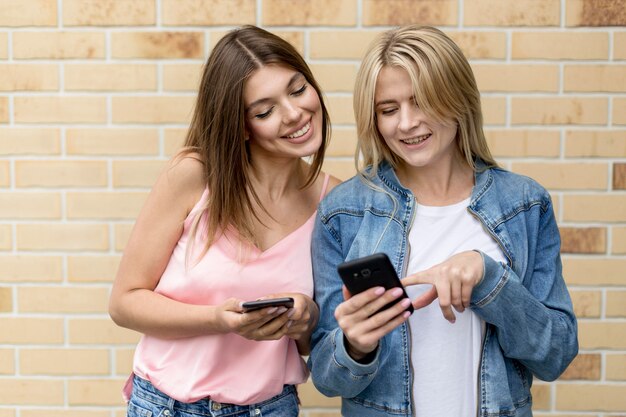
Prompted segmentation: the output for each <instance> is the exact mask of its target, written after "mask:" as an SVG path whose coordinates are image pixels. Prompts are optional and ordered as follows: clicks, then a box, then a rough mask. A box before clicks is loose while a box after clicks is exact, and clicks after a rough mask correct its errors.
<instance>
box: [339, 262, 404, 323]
mask: <svg viewBox="0 0 626 417" xmlns="http://www.w3.org/2000/svg"><path fill="white" fill-rule="evenodd" d="M337 271H338V272H339V276H340V277H341V280H342V281H343V283H344V284H345V285H346V288H348V291H350V293H351V294H358V293H360V292H363V291H365V290H367V289H368V288H372V287H377V286H380V287H383V288H385V290H389V289H391V288H395V287H400V288H402V291H403V292H404V297H405V298H409V296H408V295H407V293H406V291H405V290H404V286H403V285H402V283H401V282H400V278H398V274H396V270H395V269H394V268H393V265H392V264H391V261H390V260H389V258H388V257H387V255H386V254H384V253H375V254H373V255H369V256H365V257H363V258H358V259H353V260H352V261H348V262H344V263H342V264H339V266H337ZM397 302H398V300H394V301H393V302H391V303H389V304H387V305H385V306H384V307H383V308H381V310H384V309H387V308H389V307H391V306H392V305H394V304H396V303H397ZM407 310H408V311H410V312H411V313H413V305H409V307H407Z"/></svg>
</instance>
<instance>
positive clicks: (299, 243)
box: [124, 175, 329, 405]
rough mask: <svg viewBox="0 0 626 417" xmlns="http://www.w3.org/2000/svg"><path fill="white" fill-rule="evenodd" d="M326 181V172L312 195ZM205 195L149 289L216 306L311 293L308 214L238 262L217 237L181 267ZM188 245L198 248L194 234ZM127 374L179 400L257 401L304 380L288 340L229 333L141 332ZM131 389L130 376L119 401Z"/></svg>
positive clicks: (230, 246) (236, 253)
mask: <svg viewBox="0 0 626 417" xmlns="http://www.w3.org/2000/svg"><path fill="white" fill-rule="evenodd" d="M328 180H329V177H328V175H326V177H325V179H324V185H323V187H322V193H321V196H320V199H321V198H322V197H323V196H324V194H325V193H326V188H327V185H328ZM207 197H208V190H205V192H204V193H203V195H202V197H201V199H200V201H199V202H198V203H197V204H196V206H195V207H194V208H193V210H192V211H191V213H189V216H187V219H186V220H185V223H184V229H183V234H182V236H181V238H180V240H179V241H178V243H177V245H176V247H175V248H174V251H173V253H172V257H171V259H170V262H169V264H168V265H167V267H166V269H165V271H164V272H163V276H162V277H161V280H160V281H159V284H158V285H157V287H156V289H155V292H157V293H160V294H163V295H165V296H167V297H169V298H172V299H175V300H179V301H182V302H185V303H190V304H219V303H221V302H222V301H224V300H225V299H227V298H230V297H236V298H240V299H242V300H255V299H257V298H259V297H262V296H265V295H267V294H271V293H277V292H300V293H303V294H306V295H308V296H310V297H313V273H312V270H311V250H310V248H311V233H312V231H313V223H314V219H315V213H314V214H313V215H312V216H311V217H310V218H309V219H308V220H307V221H306V222H305V223H304V224H303V225H302V226H300V227H299V228H298V229H296V230H294V231H293V232H292V233H290V234H289V235H287V236H285V237H284V238H283V239H282V240H280V241H279V242H277V243H276V244H274V245H273V246H272V247H270V248H268V249H266V250H265V251H260V250H258V249H256V248H252V249H250V250H251V252H249V253H248V256H247V258H246V260H245V261H243V262H242V257H241V249H240V247H241V245H240V244H239V243H238V242H237V241H236V239H233V238H232V236H230V237H231V238H230V239H229V238H228V237H229V236H228V235H225V236H222V237H220V238H219V239H218V240H217V241H216V242H215V243H214V244H213V245H212V246H211V247H210V248H209V250H208V252H207V253H206V254H205V255H204V256H203V257H202V259H201V260H200V261H199V262H195V263H194V262H193V261H192V262H189V263H188V266H187V268H185V257H186V249H187V242H188V239H189V237H190V236H189V235H190V229H191V224H192V221H193V218H194V215H195V214H196V213H197V212H198V211H199V210H200V207H202V204H203V203H204V202H205V201H206V198H207ZM199 234H200V232H199V233H198V235H199ZM196 247H197V248H198V250H200V249H201V248H202V242H201V241H200V240H199V239H197V241H196V243H194V249H195V248H196ZM192 259H193V258H192ZM133 372H134V374H135V375H137V376H139V377H140V378H143V379H146V380H148V381H150V382H151V383H152V385H154V386H155V387H156V388H157V389H159V390H160V391H162V392H164V393H165V394H167V395H169V396H170V397H172V398H174V399H176V400H179V401H182V402H187V403H189V402H195V401H198V400H200V399H203V398H206V397H210V398H211V399H212V400H214V401H217V402H223V403H231V404H241V405H246V404H253V403H257V402H260V401H264V400H266V399H268V398H271V397H273V396H275V395H277V394H279V393H280V392H281V391H282V389H283V385H285V384H300V383H303V382H305V381H306V379H307V377H308V370H307V368H306V364H305V363H304V361H303V359H302V357H301V356H300V355H299V353H298V349H297V347H296V344H295V341H294V340H293V339H289V338H288V337H283V338H281V339H280V340H273V341H261V342H258V341H252V340H248V339H245V338H243V337H241V336H239V335H236V334H234V333H229V334H216V335H207V336H197V337H190V338H185V339H175V340H169V339H168V340H165V339H159V338H157V337H154V336H149V335H144V336H142V338H141V340H140V341H139V344H138V345H137V349H136V350H135V358H134V365H133ZM131 377H132V375H131ZM131 390H132V378H131V379H130V380H129V383H127V385H126V387H125V388H124V394H125V395H124V396H125V397H126V398H130V393H131Z"/></svg>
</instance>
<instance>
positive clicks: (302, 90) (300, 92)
mask: <svg viewBox="0 0 626 417" xmlns="http://www.w3.org/2000/svg"><path fill="white" fill-rule="evenodd" d="M306 88H307V84H306V83H304V84H303V85H302V87H300V88H299V89H297V90H296V91H294V92H293V93H291V95H292V96H299V95H300V94H302V93H304V90H306Z"/></svg>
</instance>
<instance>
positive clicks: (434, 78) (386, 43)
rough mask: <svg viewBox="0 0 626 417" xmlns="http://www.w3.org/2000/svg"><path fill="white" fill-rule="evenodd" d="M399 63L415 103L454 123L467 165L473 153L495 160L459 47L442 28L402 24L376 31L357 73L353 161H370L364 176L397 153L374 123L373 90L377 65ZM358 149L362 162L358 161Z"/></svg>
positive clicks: (394, 159) (477, 96)
mask: <svg viewBox="0 0 626 417" xmlns="http://www.w3.org/2000/svg"><path fill="white" fill-rule="evenodd" d="M385 66H395V67H400V68H402V69H404V70H406V72H407V73H408V74H409V76H410V77H411V82H412V84H413V93H414V95H415V98H416V100H417V102H418V103H419V106H420V108H421V109H422V110H423V111H424V112H425V113H426V114H427V115H428V116H429V117H432V118H433V119H435V120H438V121H445V120H448V121H449V120H452V121H453V122H454V123H456V124H457V125H458V129H457V137H456V143H457V145H458V147H459V149H460V151H461V154H462V155H463V157H464V159H465V161H466V162H467V163H468V165H469V166H470V167H472V168H474V158H475V157H479V158H481V159H482V160H483V161H484V162H485V164H486V165H487V166H497V163H496V161H495V160H494V158H493V157H492V156H491V152H490V151H489V148H488V146H487V141H486V140H485V135H484V133H483V115H482V110H481V105H480V92H479V91H478V87H477V86H476V80H475V79H474V74H473V72H472V69H471V67H470V65H469V62H468V61H467V59H466V58H465V56H463V52H461V49H460V48H459V47H458V46H457V45H456V44H455V43H454V42H453V41H452V40H451V39H450V38H449V37H448V36H446V35H445V34H444V33H443V32H442V31H440V30H439V29H436V28H433V27H429V26H416V25H413V26H405V27H401V28H398V29H393V30H390V31H387V32H384V33H383V34H381V35H380V36H379V37H378V38H377V39H376V40H375V41H374V43H373V44H372V45H371V46H370V48H369V50H368V51H367V53H366V55H365V57H364V58H363V62H362V63H361V67H360V69H359V72H358V74H357V79H356V85H355V88H354V113H355V117H356V125H357V137H358V138H359V141H358V148H357V152H356V158H355V163H356V165H357V169H358V170H359V171H360V172H361V174H362V175H365V174H364V171H363V168H365V167H367V166H369V165H372V168H373V169H372V170H371V171H370V175H369V176H370V177H371V176H373V175H375V173H376V169H377V167H378V165H379V164H380V163H381V162H382V161H383V160H386V161H387V162H389V163H390V164H391V165H392V166H393V167H394V168H395V167H396V166H397V163H398V157H397V156H396V155H395V154H394V153H393V152H392V151H391V150H390V149H389V147H388V146H387V144H386V143H385V141H384V139H383V138H382V137H381V135H380V133H379V132H378V128H377V126H376V112H375V109H374V93H375V89H376V80H377V78H378V75H379V73H380V70H381V69H382V68H383V67H385ZM359 154H361V155H362V163H363V166H362V167H361V166H359Z"/></svg>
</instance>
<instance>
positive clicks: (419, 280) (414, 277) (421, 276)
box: [400, 270, 432, 287]
mask: <svg viewBox="0 0 626 417" xmlns="http://www.w3.org/2000/svg"><path fill="white" fill-rule="evenodd" d="M400 282H402V285H404V286H405V287H408V286H410V285H416V284H432V279H431V278H430V274H428V270H425V271H420V272H416V273H414V274H411V275H407V276H406V277H404V278H402V279H401V280H400Z"/></svg>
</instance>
